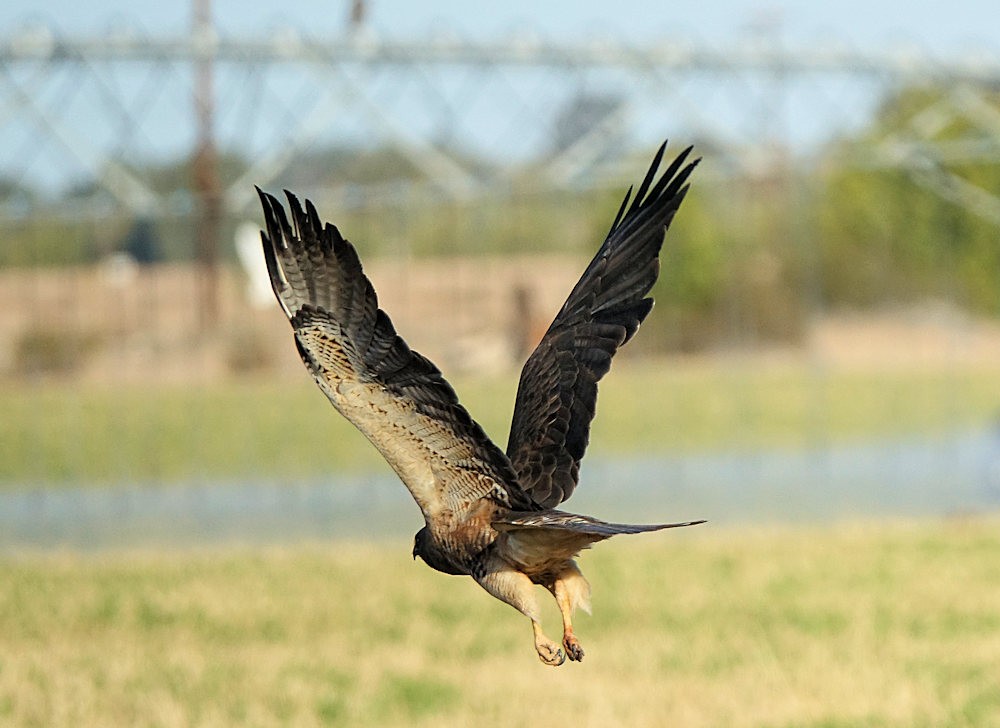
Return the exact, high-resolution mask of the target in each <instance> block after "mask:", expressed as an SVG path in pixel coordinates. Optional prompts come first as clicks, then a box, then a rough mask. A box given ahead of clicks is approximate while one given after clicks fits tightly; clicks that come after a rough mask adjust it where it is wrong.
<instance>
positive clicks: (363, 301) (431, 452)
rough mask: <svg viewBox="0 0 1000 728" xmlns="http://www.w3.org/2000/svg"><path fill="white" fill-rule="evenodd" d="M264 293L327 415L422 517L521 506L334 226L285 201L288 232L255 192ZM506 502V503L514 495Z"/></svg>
mask: <svg viewBox="0 0 1000 728" xmlns="http://www.w3.org/2000/svg"><path fill="white" fill-rule="evenodd" d="M257 192H258V194H259V195H260V199H261V204H262V205H263V207H264V218H265V220H266V224H267V232H266V233H263V232H262V233H261V239H262V241H263V244H264V257H265V259H266V261H267V270H268V273H269V274H270V277H271V286H272V288H273V289H274V293H275V295H276V296H277V298H278V302H279V303H280V304H281V308H282V309H283V310H284V312H285V314H286V315H287V316H288V319H289V321H290V322H291V324H292V329H293V330H294V332H295V344H296V346H297V347H298V351H299V354H300V355H301V356H302V360H303V361H304V362H305V364H306V367H308V369H309V371H310V372H312V375H313V377H314V378H315V379H316V382H317V384H319V387H320V389H322V390H323V392H324V393H325V394H326V396H327V397H328V398H329V399H330V402H332V403H333V406H334V407H336V408H337V410H338V411H339V412H340V413H341V414H342V415H344V416H345V417H346V418H347V419H348V420H350V421H351V422H352V423H353V424H354V425H355V426H356V427H357V428H358V429H359V430H361V432H362V433H364V435H365V437H367V438H368V439H369V440H370V441H371V442H372V444H374V445H375V447H376V448H378V450H379V452H381V453H382V455H383V457H385V459H386V460H387V461H388V462H389V464H390V465H391V466H392V468H393V469H394V470H395V471H396V473H397V474H398V475H399V477H400V479H401V480H402V481H403V483H405V484H406V487H407V488H409V490H410V493H411V494H412V495H413V498H414V500H416V502H417V505H419V506H420V510H421V511H422V512H423V514H424V518H425V520H426V521H427V522H428V523H431V522H432V521H433V520H434V519H435V518H437V517H438V516H440V515H441V514H443V513H448V514H453V515H457V516H459V517H461V514H462V513H463V512H464V511H466V509H468V508H469V507H470V506H471V505H472V504H474V503H475V502H477V501H478V500H479V499H481V498H492V499H494V500H496V501H497V502H499V503H501V504H503V505H507V506H508V507H509V506H510V505H514V506H515V507H517V506H516V504H518V503H525V502H527V501H526V499H525V497H524V494H523V493H521V492H520V491H519V490H518V489H517V486H516V485H513V483H514V482H515V476H514V473H513V470H512V469H511V466H510V462H509V461H508V459H507V457H506V456H505V455H504V454H503V452H501V451H500V449H499V448H498V447H497V446H496V445H494V444H493V442H492V441H490V439H489V437H487V435H486V433H485V432H483V429H482V428H481V427H480V426H479V425H478V424H477V423H476V422H475V421H473V419H472V418H471V417H470V416H469V413H468V412H467V411H466V410H465V408H464V407H462V405H461V404H459V402H458V397H457V396H456V395H455V391H454V390H453V389H452V388H451V385H449V384H448V382H446V381H445V379H444V378H443V377H442V375H441V372H440V371H439V370H438V369H437V367H435V366H434V364H432V363H431V362H430V361H429V360H427V359H426V358H424V357H423V356H421V355H420V354H418V353H417V352H415V351H412V350H411V349H410V348H409V347H408V346H407V345H406V343H405V342H404V341H403V340H402V339H401V338H400V337H399V336H398V335H397V334H396V330H395V329H394V328H393V326H392V322H391V321H390V320H389V317H388V316H386V314H385V313H384V312H383V311H382V310H381V309H380V308H379V307H378V298H377V297H376V295H375V290H374V289H373V288H372V284H371V282H370V281H369V280H368V278H367V277H366V276H365V274H364V272H363V271H362V268H361V263H360V261H359V260H358V255H357V253H356V252H355V250H354V246H352V245H351V244H350V243H349V242H348V241H347V240H345V239H344V238H343V237H342V236H341V235H340V232H339V231H338V230H337V228H336V227H334V226H333V225H330V224H326V225H325V226H324V225H323V224H322V223H321V222H320V219H319V215H318V214H317V213H316V209H315V207H313V205H312V203H311V202H309V201H308V200H307V201H306V207H305V210H303V209H302V206H301V205H300V204H299V201H298V200H297V199H296V198H295V196H294V195H292V194H291V193H289V192H286V193H285V195H286V196H287V197H288V204H289V207H290V209H291V215H292V225H289V222H288V219H287V218H286V216H285V210H284V208H283V207H282V205H281V203H280V202H279V201H278V200H277V199H275V198H274V197H273V196H271V195H269V194H266V193H264V192H261V191H260V190H259V189H258V190H257ZM512 494H513V496H514V498H513V502H512V499H511V495H512Z"/></svg>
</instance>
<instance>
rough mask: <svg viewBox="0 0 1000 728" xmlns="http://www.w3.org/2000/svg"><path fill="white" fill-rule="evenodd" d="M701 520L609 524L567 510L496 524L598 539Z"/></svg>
mask: <svg viewBox="0 0 1000 728" xmlns="http://www.w3.org/2000/svg"><path fill="white" fill-rule="evenodd" d="M700 523H705V521H704V520H700V521H682V522H678V523H655V524H648V525H640V524H631V523H608V522H607V521H601V520H598V519H596V518H591V517H590V516H581V515H578V514H575V513H566V512H565V511H558V510H554V509H553V510H546V511H512V512H510V513H507V514H506V515H505V516H504V517H502V518H499V519H497V520H496V521H494V522H493V527H494V528H495V529H496V530H498V531H519V530H530V529H545V530H556V531H570V532H573V533H578V534H582V535H589V536H596V537H598V538H599V539H602V538H610V537H611V536H617V535H618V534H622V533H646V532H648V531H662V530H663V529H666V528H683V527H685V526H697V525H698V524H700Z"/></svg>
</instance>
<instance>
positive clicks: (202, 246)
mask: <svg viewBox="0 0 1000 728" xmlns="http://www.w3.org/2000/svg"><path fill="white" fill-rule="evenodd" d="M191 31H192V39H193V41H194V51H195V59H196V60H195V82H194V109H195V116H196V121H197V141H196V142H195V149H194V156H193V158H192V160H191V170H192V178H193V179H192V186H193V191H194V203H195V204H194V207H195V256H196V259H197V264H198V280H199V294H198V295H199V298H200V301H199V303H200V312H201V313H200V318H199V321H200V324H201V330H202V333H205V332H207V331H209V330H211V329H213V328H214V327H215V325H216V324H217V323H218V319H219V234H220V227H221V225H220V223H221V221H222V189H221V186H220V184H219V169H218V166H219V165H218V155H217V154H216V150H215V128H214V126H215V124H214V116H215V98H214V89H213V78H212V77H213V68H212V65H213V59H214V55H215V29H214V27H213V25H212V4H211V0H194V22H193V24H192V28H191Z"/></svg>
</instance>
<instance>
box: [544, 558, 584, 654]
mask: <svg viewBox="0 0 1000 728" xmlns="http://www.w3.org/2000/svg"><path fill="white" fill-rule="evenodd" d="M549 591H551V592H552V595H553V596H554V597H555V598H556V604H558V605H559V612H560V614H562V622H563V640H562V643H563V647H564V648H565V649H566V656H567V657H568V658H569V659H571V660H575V661H577V662H579V661H580V660H582V659H583V647H582V646H581V645H580V640H578V639H577V638H576V635H575V634H574V633H573V611H574V610H575V609H576V608H577V607H581V608H582V609H584V610H585V611H588V612H589V611H590V584H588V583H587V580H586V578H584V576H583V574H582V573H581V572H580V569H579V567H578V566H577V565H576V563H575V562H573V561H571V562H569V564H568V565H567V567H566V568H565V569H564V570H563V571H562V572H561V573H560V574H559V576H558V577H557V578H556V579H555V580H554V581H553V582H552V585H551V586H549Z"/></svg>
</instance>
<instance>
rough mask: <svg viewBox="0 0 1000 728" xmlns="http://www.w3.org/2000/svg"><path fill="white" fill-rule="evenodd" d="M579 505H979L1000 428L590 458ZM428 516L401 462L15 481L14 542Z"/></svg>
mask: <svg viewBox="0 0 1000 728" xmlns="http://www.w3.org/2000/svg"><path fill="white" fill-rule="evenodd" d="M566 508H567V510H572V511H578V512H581V513H588V514H591V515H595V516H598V517H601V518H605V519H608V520H621V521H632V522H660V521H673V520H689V519H696V518H705V519H708V520H709V521H710V522H711V523H713V524H715V525H720V526H721V525H727V524H744V523H759V522H764V523H767V522H771V523H775V522H817V521H820V522H822V521H830V520H837V519H866V520H871V519H877V518H880V517H891V516H931V515H951V514H962V513H974V512H981V511H989V510H996V509H998V508H1000V432H997V431H992V430H990V431H977V432H966V433H960V434H954V435H951V436H948V437H936V438H911V439H897V440H883V441H879V442H870V443H865V444H851V445H837V446H829V447H823V448H815V449H809V450H801V449H799V450H780V449H775V450H765V451H753V452H714V453H701V454H684V455H657V456H649V457H643V456H638V457H631V458H627V459H601V458H598V457H590V458H588V459H587V460H585V462H584V468H583V474H582V481H581V483H580V486H579V488H578V490H577V492H576V493H575V494H574V496H573V498H572V500H571V501H569V502H568V503H567V504H566ZM420 525H421V519H420V515H419V513H418V511H417V509H416V506H415V505H414V504H413V502H412V500H410V498H409V495H408V494H407V493H406V491H405V490H404V488H403V486H402V485H401V484H400V483H399V481H398V480H396V478H395V476H394V475H392V474H391V473H390V472H389V471H388V469H386V471H385V472H384V473H381V474H376V475H367V476H331V478H329V479H324V480H322V481H320V480H317V481H308V482H272V481H269V482H212V483H210V482H203V483H156V484H141V485H136V484H129V485H120V486H115V487H88V486H84V485H69V486H62V485H61V486H58V487H55V486H53V487H44V488H42V487H31V488H13V489H7V490H5V491H3V493H2V495H0V549H4V550H12V549H21V548H28V549H34V548H43V549H50V548H71V549H81V548H82V549H102V548H119V547H130V548H131V547H150V548H161V547H187V546H203V545H213V544H231V543H251V544H254V543H281V542H292V541H302V540H310V539H330V538H357V537H387V536H389V537H402V536H408V535H409V534H411V533H412V532H414V531H416V529H417V528H418V527H419V526H420Z"/></svg>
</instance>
